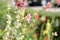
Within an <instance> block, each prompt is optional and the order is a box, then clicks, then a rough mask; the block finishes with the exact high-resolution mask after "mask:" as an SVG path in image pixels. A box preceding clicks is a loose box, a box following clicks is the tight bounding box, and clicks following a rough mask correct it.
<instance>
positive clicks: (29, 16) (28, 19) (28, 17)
mask: <svg viewBox="0 0 60 40" xmlns="http://www.w3.org/2000/svg"><path fill="white" fill-rule="evenodd" d="M25 18H26V21H28V22H30V18H31V15H30V14H27V15H26V17H25Z"/></svg>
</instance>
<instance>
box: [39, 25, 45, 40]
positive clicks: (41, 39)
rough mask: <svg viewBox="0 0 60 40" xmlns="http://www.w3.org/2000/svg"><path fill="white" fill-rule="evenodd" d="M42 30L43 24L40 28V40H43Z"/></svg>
mask: <svg viewBox="0 0 60 40" xmlns="http://www.w3.org/2000/svg"><path fill="white" fill-rule="evenodd" d="M43 28H44V24H42V26H41V34H40V40H43V38H42V36H43Z"/></svg>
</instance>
